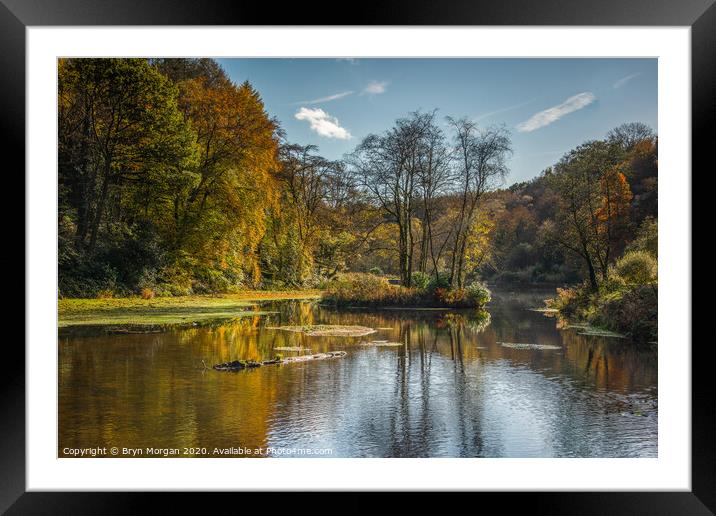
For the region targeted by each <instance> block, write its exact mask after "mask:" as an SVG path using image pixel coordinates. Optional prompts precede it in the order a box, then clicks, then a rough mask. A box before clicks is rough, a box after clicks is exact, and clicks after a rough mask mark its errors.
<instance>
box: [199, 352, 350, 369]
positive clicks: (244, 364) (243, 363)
mask: <svg viewBox="0 0 716 516" xmlns="http://www.w3.org/2000/svg"><path fill="white" fill-rule="evenodd" d="M344 356H346V352H345V351H327V352H326V353H316V354H315V355H302V356H297V357H288V358H282V357H275V358H273V359H272V360H264V361H263V362H255V361H253V360H234V361H233V362H224V363H223V364H216V365H214V367H213V369H214V370H216V371H242V370H244V369H252V368H255V367H261V366H265V365H280V364H290V363H292V362H309V361H311V360H327V359H330V358H342V357H344Z"/></svg>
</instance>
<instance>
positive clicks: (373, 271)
mask: <svg viewBox="0 0 716 516" xmlns="http://www.w3.org/2000/svg"><path fill="white" fill-rule="evenodd" d="M368 272H369V273H371V274H374V275H376V276H382V275H383V270H382V269H381V268H380V267H372V268H371V269H370V270H369V271H368Z"/></svg>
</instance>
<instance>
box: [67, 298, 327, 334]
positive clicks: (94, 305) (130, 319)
mask: <svg viewBox="0 0 716 516" xmlns="http://www.w3.org/2000/svg"><path fill="white" fill-rule="evenodd" d="M320 297H321V295H320V291H318V290H302V291H245V292H240V293H236V294H219V295H213V296H179V297H157V298H153V299H142V298H140V297H131V298H129V297H125V298H109V299H60V300H58V302H57V315H58V323H57V325H58V327H59V328H69V327H80V326H107V327H119V328H121V327H125V328H131V327H134V326H140V327H143V326H163V325H173V324H186V325H198V324H200V323H205V322H208V321H213V320H220V319H229V318H235V317H244V316H247V315H258V314H260V313H262V312H261V311H260V310H258V306H257V303H259V302H261V301H271V300H279V299H318V298H320Z"/></svg>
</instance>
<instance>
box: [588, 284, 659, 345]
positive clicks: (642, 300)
mask: <svg viewBox="0 0 716 516" xmlns="http://www.w3.org/2000/svg"><path fill="white" fill-rule="evenodd" d="M658 306H659V301H658V293H657V290H656V288H655V287H654V286H653V285H651V286H650V285H641V286H638V287H636V288H634V289H632V290H629V291H627V292H626V293H624V295H622V296H621V297H619V298H616V299H612V300H609V301H606V302H604V303H602V304H601V306H600V307H599V310H598V312H597V314H596V315H595V317H594V318H593V322H594V324H596V325H599V326H602V327H604V328H607V329H609V330H612V331H617V332H620V333H623V334H626V335H629V336H630V337H632V338H633V339H634V340H636V341H638V342H654V341H656V340H657V338H658Z"/></svg>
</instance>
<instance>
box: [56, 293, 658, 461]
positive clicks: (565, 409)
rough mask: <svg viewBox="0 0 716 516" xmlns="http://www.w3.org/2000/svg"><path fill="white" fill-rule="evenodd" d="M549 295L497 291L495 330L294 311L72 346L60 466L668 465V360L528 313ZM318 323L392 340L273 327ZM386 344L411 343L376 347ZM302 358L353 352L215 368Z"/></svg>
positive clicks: (64, 383) (62, 388) (302, 308)
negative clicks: (660, 376)
mask: <svg viewBox="0 0 716 516" xmlns="http://www.w3.org/2000/svg"><path fill="white" fill-rule="evenodd" d="M550 295H551V292H539V291H532V292H520V293H517V292H496V293H494V294H493V301H492V302H491V303H490V305H489V307H488V308H489V312H490V318H489V320H485V319H484V318H480V317H478V316H477V315H476V314H475V313H474V312H471V311H458V312H446V311H400V310H380V311H365V310H355V309H354V310H343V311H336V310H333V309H328V308H326V307H322V306H320V305H319V304H318V303H317V302H315V301H313V302H311V301H280V302H274V303H268V304H262V305H261V307H260V309H261V310H262V313H265V311H266V310H269V311H273V312H274V313H272V314H269V315H260V316H259V315H257V316H249V317H244V318H241V319H236V320H233V321H230V322H226V323H225V324H222V325H218V326H214V327H202V328H192V329H184V330H175V331H169V332H166V333H155V334H121V335H120V334H115V335H101V336H83V337H80V336H73V337H69V336H61V337H60V339H59V443H58V444H59V447H58V455H59V456H69V452H65V451H63V450H66V449H71V448H75V449H76V448H92V447H107V449H110V447H118V448H119V449H120V450H121V449H122V448H128V449H129V448H132V449H138V450H141V452H142V454H143V456H145V457H146V456H148V454H149V455H154V456H162V455H168V454H172V453H176V452H177V451H178V454H179V456H187V455H195V456H211V457H217V456H230V457H236V456H242V455H243V454H245V453H246V450H253V451H254V452H255V451H256V450H257V449H259V448H260V449H261V450H260V452H259V453H260V454H261V455H262V456H307V455H308V456H311V455H313V456H321V457H326V456H330V457H656V456H657V419H658V417H657V416H658V408H657V351H656V347H655V346H647V347H637V346H636V345H634V344H633V343H631V342H628V341H625V340H623V339H614V338H605V337H594V336H583V335H579V334H578V333H579V332H580V331H581V330H579V329H559V328H558V323H557V321H556V320H555V319H554V318H549V317H545V316H544V315H543V314H541V313H537V312H533V311H530V310H529V308H533V307H538V306H542V305H543V303H542V299H545V298H546V297H550ZM258 309H259V308H258V307H257V310H258ZM304 324H347V325H362V326H369V327H371V328H376V329H378V332H377V333H375V334H373V335H368V336H366V337H309V336H306V335H303V334H297V333H291V332H286V331H281V330H273V329H266V328H265V326H278V325H304ZM373 340H386V341H391V342H401V343H402V346H399V347H374V346H364V345H361V343H366V342H370V341H373ZM503 343H521V344H525V343H526V344H538V345H542V346H546V347H547V349H519V347H518V348H515V347H506V346H504V345H503ZM293 346H302V347H306V348H310V350H311V352H312V353H317V352H321V351H327V350H339V349H340V350H346V351H347V352H348V354H347V356H346V357H344V358H340V359H332V360H325V361H314V362H304V363H294V364H285V365H281V366H264V367H261V368H258V369H254V370H246V371H240V372H237V373H222V372H217V371H213V370H207V369H205V368H204V366H203V364H202V361H204V362H205V363H206V364H208V365H210V366H211V365H212V364H215V363H219V362H227V361H230V360H236V359H253V360H262V359H268V358H272V357H273V356H274V355H275V354H276V352H275V351H274V348H275V347H293ZM554 347H556V349H554ZM281 353H282V354H283V355H284V356H289V355H292V354H295V352H281ZM147 448H155V450H153V451H151V452H147V450H146V449H147ZM120 456H122V455H121V452H120ZM254 456H255V455H254Z"/></svg>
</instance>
